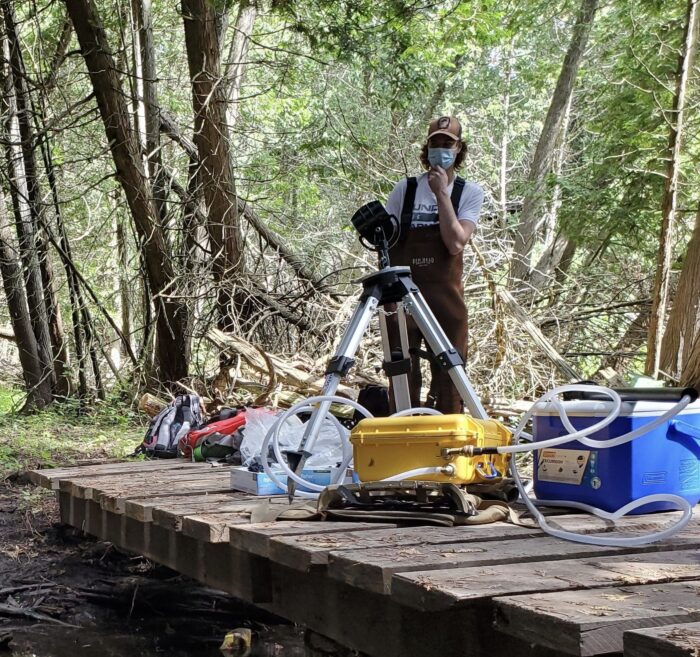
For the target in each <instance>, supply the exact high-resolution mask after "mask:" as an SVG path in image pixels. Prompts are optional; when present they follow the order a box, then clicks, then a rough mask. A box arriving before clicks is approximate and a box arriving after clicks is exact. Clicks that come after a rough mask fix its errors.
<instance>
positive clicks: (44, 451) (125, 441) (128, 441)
mask: <svg viewBox="0 0 700 657" xmlns="http://www.w3.org/2000/svg"><path fill="white" fill-rule="evenodd" d="M6 400H10V401H12V402H15V403H16V400H17V393H16V391H15V390H13V389H11V388H7V387H0V403H1V404H2V407H1V408H0V478H2V477H3V476H6V475H7V474H9V473H10V472H12V471H16V470H24V469H28V468H32V467H37V466H41V467H56V466H59V465H66V464H73V463H76V462H77V461H80V460H84V459H96V458H123V457H125V456H129V455H130V454H131V453H133V451H134V449H136V447H137V446H138V444H139V441H140V440H141V439H142V438H143V432H144V430H145V429H144V427H143V426H142V425H141V423H140V422H139V419H138V418H137V417H136V416H135V415H134V413H133V412H132V411H131V410H130V409H129V407H128V406H126V405H124V404H123V403H120V402H118V401H110V402H109V403H106V402H102V403H95V404H93V405H92V407H91V408H90V409H89V410H85V409H81V408H80V407H79V406H78V404H77V403H76V402H65V403H57V404H54V405H53V406H51V407H50V408H49V409H47V410H45V411H42V412H39V413H35V414H32V415H21V414H18V413H16V412H14V411H13V408H15V407H14V406H12V405H10V404H7V403H6Z"/></svg>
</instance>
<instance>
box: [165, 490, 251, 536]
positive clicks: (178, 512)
mask: <svg viewBox="0 0 700 657" xmlns="http://www.w3.org/2000/svg"><path fill="white" fill-rule="evenodd" d="M238 495H240V496H241V497H240V498H238V499H235V498H234V499H231V500H230V501H229V502H228V503H227V504H226V506H227V509H228V512H227V513H223V514H222V515H226V516H230V517H232V516H234V515H235V516H236V517H239V518H241V519H243V520H245V521H246V523H248V524H250V518H249V516H250V508H251V504H255V503H256V502H257V499H255V498H250V497H247V496H246V495H245V493H238ZM244 514H245V515H244ZM197 515H200V514H198V512H197V510H196V509H193V508H192V506H191V505H189V504H188V505H181V504H175V505H172V506H171V505H168V504H167V503H164V504H162V505H159V506H156V507H154V508H153V522H154V523H156V524H157V525H160V526H161V527H165V528H167V529H172V530H174V531H177V532H179V531H182V528H183V524H182V523H183V519H184V518H186V517H187V516H197ZM206 515H212V516H213V515H217V514H206ZM217 542H219V541H217Z"/></svg>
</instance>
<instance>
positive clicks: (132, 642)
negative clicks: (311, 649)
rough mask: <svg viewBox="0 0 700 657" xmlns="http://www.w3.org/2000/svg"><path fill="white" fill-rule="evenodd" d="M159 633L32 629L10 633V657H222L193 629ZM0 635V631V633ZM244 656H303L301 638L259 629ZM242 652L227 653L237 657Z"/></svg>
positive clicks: (283, 629)
mask: <svg viewBox="0 0 700 657" xmlns="http://www.w3.org/2000/svg"><path fill="white" fill-rule="evenodd" d="M191 629H192V633H189V632H188V631H187V630H188V628H184V630H185V631H174V630H171V631H170V632H161V631H156V632H154V631H150V630H149V629H148V628H144V627H139V626H138V625H137V626H134V627H131V628H129V627H125V626H123V627H119V626H112V627H110V626H105V625H99V626H95V627H85V628H81V629H74V628H66V627H61V626H58V625H44V624H42V625H35V626H24V627H21V628H20V627H17V628H16V629H13V630H11V632H12V635H13V641H12V643H11V650H10V651H9V652H5V651H0V655H8V656H11V657H74V656H75V655H80V656H81V657H83V656H84V657H156V655H157V656H159V657H163V656H165V655H167V656H168V657H224V655H231V654H232V653H223V652H221V651H220V650H219V645H220V642H221V640H222V639H223V636H224V635H223V634H222V635H221V636H219V637H215V636H212V635H211V634H209V633H207V634H203V635H198V634H197V632H196V628H191ZM2 631H3V630H2V629H0V632H2ZM251 648H252V649H251V652H250V653H249V655H250V657H304V655H305V649H304V642H303V633H302V632H301V631H300V630H299V628H296V627H294V626H293V625H280V626H274V627H269V628H262V629H261V630H259V631H256V632H254V635H253V643H252V646H251ZM242 654H243V653H233V655H236V656H237V657H241V655H242Z"/></svg>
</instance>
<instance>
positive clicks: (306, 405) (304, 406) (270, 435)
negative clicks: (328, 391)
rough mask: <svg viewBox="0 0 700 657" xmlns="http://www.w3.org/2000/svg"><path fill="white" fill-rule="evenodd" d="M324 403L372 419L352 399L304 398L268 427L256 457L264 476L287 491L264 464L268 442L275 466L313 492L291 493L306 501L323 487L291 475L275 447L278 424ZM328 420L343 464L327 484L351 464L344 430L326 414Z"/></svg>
mask: <svg viewBox="0 0 700 657" xmlns="http://www.w3.org/2000/svg"><path fill="white" fill-rule="evenodd" d="M324 401H329V402H331V403H337V404H346V405H347V406H350V407H352V408H354V409H355V410H357V411H359V412H360V413H362V414H363V415H364V416H365V417H374V416H373V415H372V414H371V413H370V412H369V411H368V410H367V409H366V408H365V407H364V406H362V404H359V403H357V402H356V401H355V400H353V399H346V398H345V397H339V396H336V395H319V396H317V397H309V398H308V399H304V400H303V401H300V402H299V403H297V404H294V406H292V407H291V408H289V409H287V410H286V411H285V412H284V413H282V414H281V415H280V416H279V418H278V420H277V422H275V424H273V425H272V427H271V428H270V430H269V431H268V432H267V435H266V436H265V440H264V441H263V444H262V448H261V450H260V455H261V459H262V464H263V470H264V471H265V474H266V475H267V476H268V477H269V478H270V480H271V481H272V482H273V483H274V484H275V485H276V486H278V487H279V488H281V489H282V490H284V489H286V488H287V484H286V483H284V482H282V481H281V480H280V479H279V477H277V475H276V474H275V473H274V472H273V471H272V468H271V467H270V464H269V462H268V458H267V455H268V449H269V445H270V443H272V450H273V452H274V454H275V458H276V459H277V463H278V464H279V466H280V467H281V468H282V470H283V472H284V473H285V474H286V475H287V476H288V477H291V479H292V481H295V482H296V483H297V484H299V485H300V486H304V487H305V488H308V489H310V490H311V491H315V492H307V491H303V490H298V489H297V490H296V491H295V494H296V495H297V496H298V497H304V498H310V499H315V498H317V497H318V493H320V492H321V491H322V490H323V489H324V488H325V486H321V485H319V484H314V483H312V482H310V481H306V480H305V479H303V478H302V477H300V476H299V475H297V473H296V472H294V471H293V470H292V469H291V468H290V467H289V466H288V465H287V462H286V461H285V459H284V456H283V454H282V450H280V446H279V434H280V429H281V428H282V425H283V424H284V423H285V422H286V421H287V420H288V419H289V418H291V417H292V416H293V415H297V414H298V413H303V412H305V411H309V410H311V411H313V404H318V403H321V402H324ZM329 417H330V418H332V421H333V422H334V424H335V426H336V430H337V431H338V436H339V437H340V441H341V444H342V446H343V461H342V463H341V464H340V467H339V468H338V475H337V480H336V481H333V482H331V483H333V484H336V483H338V482H339V481H342V478H343V476H344V474H345V470H346V468H347V467H348V465H349V464H350V461H352V446H351V445H350V441H349V440H348V439H347V437H346V435H345V429H343V427H342V425H341V424H340V422H338V420H337V419H336V418H335V417H334V416H333V415H330V414H329Z"/></svg>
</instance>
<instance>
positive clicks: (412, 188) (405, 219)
mask: <svg viewBox="0 0 700 657" xmlns="http://www.w3.org/2000/svg"><path fill="white" fill-rule="evenodd" d="M417 187H418V180H417V179H416V178H415V176H410V177H409V178H406V193H405V194H404V197H403V205H402V206H401V231H400V232H399V242H403V241H404V240H405V239H406V238H407V237H408V231H409V230H410V229H411V221H412V220H413V205H414V203H415V201H416V188H417Z"/></svg>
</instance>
